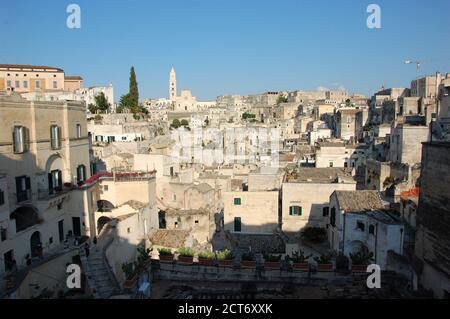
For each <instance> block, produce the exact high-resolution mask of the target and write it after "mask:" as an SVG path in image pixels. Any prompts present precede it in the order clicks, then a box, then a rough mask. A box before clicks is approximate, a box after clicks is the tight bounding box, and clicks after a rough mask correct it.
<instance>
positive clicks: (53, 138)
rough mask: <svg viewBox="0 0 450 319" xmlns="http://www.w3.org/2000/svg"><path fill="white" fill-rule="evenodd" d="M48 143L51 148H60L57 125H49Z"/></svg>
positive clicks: (59, 132) (59, 131)
mask: <svg viewBox="0 0 450 319" xmlns="http://www.w3.org/2000/svg"><path fill="white" fill-rule="evenodd" d="M50 145H51V148H52V150H59V149H60V148H61V128H60V127H59V126H57V125H52V126H50Z"/></svg>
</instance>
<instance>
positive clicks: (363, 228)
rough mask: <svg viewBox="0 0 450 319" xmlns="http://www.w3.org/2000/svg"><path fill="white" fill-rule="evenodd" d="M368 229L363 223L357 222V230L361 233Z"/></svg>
mask: <svg viewBox="0 0 450 319" xmlns="http://www.w3.org/2000/svg"><path fill="white" fill-rule="evenodd" d="M365 228H366V225H364V223H363V222H362V221H359V220H358V221H356V229H358V230H360V231H364V230H365Z"/></svg>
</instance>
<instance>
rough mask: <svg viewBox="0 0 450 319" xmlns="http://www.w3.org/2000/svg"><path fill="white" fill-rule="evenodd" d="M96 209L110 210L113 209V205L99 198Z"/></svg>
mask: <svg viewBox="0 0 450 319" xmlns="http://www.w3.org/2000/svg"><path fill="white" fill-rule="evenodd" d="M97 208H98V211H99V212H101V213H104V212H111V211H112V210H113V209H114V205H113V204H112V203H111V202H110V201H107V200H99V201H97Z"/></svg>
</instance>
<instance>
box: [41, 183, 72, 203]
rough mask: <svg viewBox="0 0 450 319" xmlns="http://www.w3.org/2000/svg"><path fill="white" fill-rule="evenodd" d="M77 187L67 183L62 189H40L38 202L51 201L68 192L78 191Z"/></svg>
mask: <svg viewBox="0 0 450 319" xmlns="http://www.w3.org/2000/svg"><path fill="white" fill-rule="evenodd" d="M76 188H77V186H75V185H72V184H71V183H65V184H64V185H63V186H62V187H56V188H54V189H51V190H49V189H39V190H38V200H49V199H53V198H56V197H58V196H61V195H64V194H67V193H68V192H70V191H72V190H74V189H76Z"/></svg>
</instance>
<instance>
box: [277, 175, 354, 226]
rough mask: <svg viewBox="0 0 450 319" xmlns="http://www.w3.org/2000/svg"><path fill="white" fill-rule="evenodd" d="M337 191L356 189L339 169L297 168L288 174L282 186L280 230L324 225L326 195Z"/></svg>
mask: <svg viewBox="0 0 450 319" xmlns="http://www.w3.org/2000/svg"><path fill="white" fill-rule="evenodd" d="M336 190H356V182H355V181H354V180H353V178H352V176H351V175H350V174H349V173H348V172H346V171H345V170H344V169H342V168H298V169H296V170H295V171H294V172H292V173H290V174H287V176H286V179H285V181H284V183H283V186H282V225H281V228H282V230H283V232H285V233H298V232H299V231H301V230H302V229H304V228H305V227H323V228H324V227H325V226H326V224H327V218H328V217H327V216H328V208H329V198H330V195H331V194H332V193H333V192H334V191H336Z"/></svg>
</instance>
